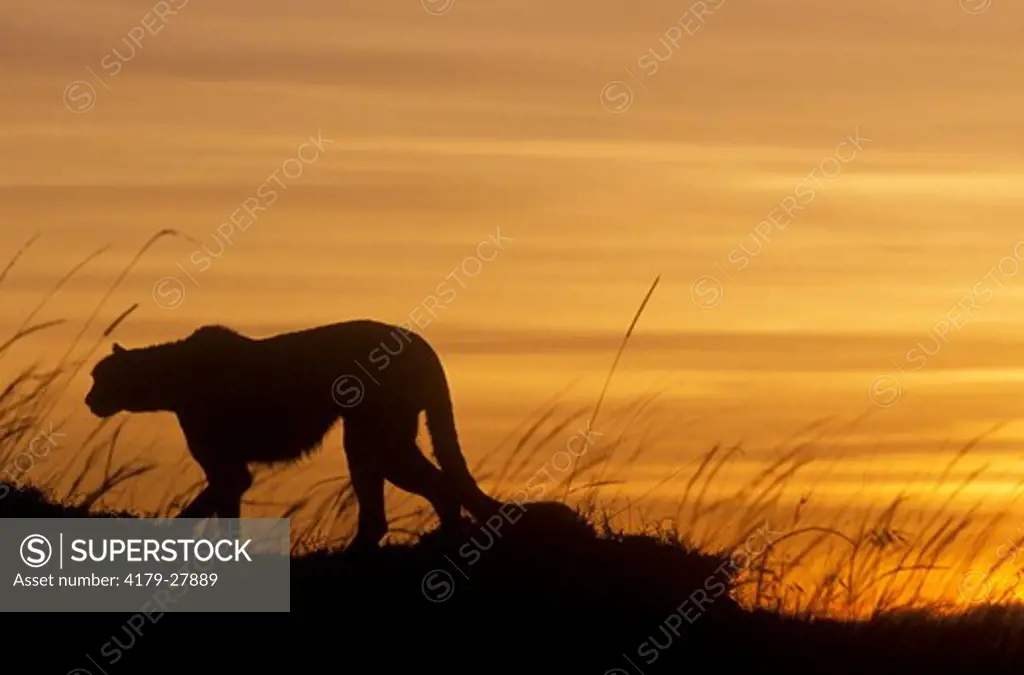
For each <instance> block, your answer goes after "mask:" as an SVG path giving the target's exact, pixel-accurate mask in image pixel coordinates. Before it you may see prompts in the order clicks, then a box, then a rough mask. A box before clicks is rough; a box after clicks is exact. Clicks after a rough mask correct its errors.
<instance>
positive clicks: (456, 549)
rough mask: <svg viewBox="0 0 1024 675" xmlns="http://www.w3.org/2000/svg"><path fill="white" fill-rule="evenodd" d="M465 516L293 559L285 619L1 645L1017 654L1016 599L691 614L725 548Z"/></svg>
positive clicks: (75, 631) (221, 662)
mask: <svg viewBox="0 0 1024 675" xmlns="http://www.w3.org/2000/svg"><path fill="white" fill-rule="evenodd" d="M85 515H86V511H85V510H84V509H81V508H74V507H70V508H69V507H63V506H60V505H57V504H53V503H50V502H49V501H47V500H46V498H45V497H44V496H43V495H42V494H41V493H39V492H36V491H14V492H12V493H11V494H10V495H9V496H8V497H7V498H6V499H3V500H0V517H8V518H9V517H35V518H52V517H82V516H85ZM90 515H91V514H90ZM104 515H107V516H112V517H130V514H125V513H121V514H104ZM467 527H468V531H467V536H466V538H465V539H462V540H458V541H451V540H446V539H445V538H443V537H441V535H440V534H439V533H437V532H431V533H428V534H426V535H424V536H423V537H422V538H421V539H420V540H419V541H418V542H417V543H416V544H415V545H401V546H398V545H395V546H385V547H383V548H382V549H381V550H380V551H379V552H376V553H372V554H367V555H363V556H354V555H350V554H347V553H345V552H344V551H319V552H315V553H312V554H309V555H303V556H299V557H295V558H293V560H292V611H291V613H290V614H287V615H270V614H260V615H257V614H249V615H241V614H217V615H214V614H167V615H164V616H163V617H162V618H160V620H159V621H158V622H156V623H153V624H146V625H145V626H143V629H142V631H141V632H142V634H141V635H136V636H132V635H131V634H130V633H128V632H127V629H126V628H125V625H124V624H125V621H126V619H127V617H126V616H121V615H114V614H106V615H94V616H91V617H89V618H88V619H86V618H84V617H83V616H82V615H73V614H63V615H50V616H47V617H41V616H38V615H22V616H21V617H19V618H18V619H17V623H16V624H14V623H12V622H10V621H8V623H7V624H6V625H7V630H6V631H5V633H6V638H7V640H6V641H7V644H8V649H9V656H8V658H9V659H10V658H13V657H12V656H10V648H11V645H18V647H19V649H20V650H31V649H39V650H40V651H39V652H38V653H40V654H45V655H46V656H47V657H54V658H56V659H57V660H58V661H60V670H55V671H54V672H60V673H65V672H68V671H71V670H72V669H73V668H79V669H80V670H78V671H73V672H75V675H87V673H92V674H93V675H99V674H100V673H101V672H106V673H107V675H115V674H116V673H150V672H171V671H174V672H197V673H200V672H201V673H206V672H232V673H233V672H246V673H248V672H274V673H277V672H282V673H283V672H287V673H304V672H320V671H322V670H324V669H328V668H329V669H331V670H338V671H341V672H359V673H362V672H386V673H391V672H408V673H415V672H435V671H437V672H444V673H452V672H472V673H492V672H515V673H576V672H579V673H593V674H594V675H601V674H614V675H622V674H630V675H632V674H643V675H650V674H651V673H662V672H665V673H668V672H695V673H705V672H723V673H735V672H745V671H747V670H752V669H756V671H758V672H786V673H796V672H821V673H840V672H841V673H847V672H849V673H873V672H902V673H918V672H925V673H946V672H956V673H960V672H963V673H973V672H986V673H991V672H1017V671H1016V670H1015V668H1016V666H1018V665H1021V664H1024V661H1021V655H1022V651H1024V650H1022V640H1021V637H1022V636H1021V634H1020V632H1019V626H1020V625H1021V621H1020V612H1019V611H1018V610H1015V609H1012V608H1005V607H995V608H988V609H979V610H976V611H974V612H971V613H968V614H966V615H964V616H959V617H955V618H950V619H945V620H940V619H937V618H935V617H932V616H930V615H927V614H922V613H910V612H907V613H901V614H894V615H892V616H888V617H885V618H879V619H876V620H873V621H870V622H859V623H845V624H844V623H839V622H833V621H821V620H818V621H809V620H798V619H787V618H782V617H780V616H777V615H773V614H770V613H766V612H757V613H751V612H746V611H743V610H742V609H740V608H739V607H738V606H737V605H736V604H735V603H734V602H733V601H732V600H731V599H730V598H729V596H728V595H726V594H722V595H720V596H718V597H716V598H713V599H712V600H711V601H710V602H708V603H706V604H703V606H702V607H701V610H700V611H697V610H695V609H694V608H693V599H694V597H695V596H694V594H695V592H697V591H699V590H701V589H704V590H705V596H707V597H710V596H712V595H714V592H713V591H711V590H709V589H713V588H715V583H716V582H717V580H719V579H722V580H725V581H727V580H728V579H727V578H725V577H723V576H722V575H723V571H722V570H723V565H724V564H726V563H727V562H728V561H727V559H726V558H723V557H717V556H712V555H707V554H704V553H700V552H697V551H692V550H688V549H687V548H686V547H684V546H681V545H675V544H669V543H665V542H663V541H660V540H658V539H655V538H653V537H646V536H599V535H597V534H596V533H595V531H594V529H593V528H592V527H591V526H590V525H589V524H588V523H587V522H585V521H584V520H583V519H581V518H579V517H577V516H576V515H575V514H573V513H572V512H571V511H570V510H569V509H568V508H567V507H565V506H562V505H559V504H550V503H543V504H533V505H530V508H529V509H528V510H527V513H526V514H525V515H523V516H522V517H521V518H520V519H519V521H518V522H517V523H516V525H515V527H513V528H510V529H508V530H503V531H502V534H501V536H499V537H493V536H488V535H485V534H482V532H481V531H480V530H479V527H478V526H475V525H472V524H467ZM470 537H472V538H470ZM467 546H468V547H469V548H467ZM474 552H475V553H478V554H479V555H475V554H474ZM726 569H727V568H726ZM697 597H698V598H699V596H697ZM8 616H9V617H12V616H13V615H8ZM115 635H116V636H119V638H120V639H119V643H122V646H123V643H127V642H128V639H129V637H131V638H132V644H131V646H130V647H128V648H126V649H123V650H122V652H123V653H122V655H121V658H119V659H118V662H117V663H103V662H102V661H101V658H100V657H99V650H100V647H101V646H102V645H104V644H105V643H108V642H109V641H110V640H111V637H112V636H115ZM54 640H57V641H58V643H59V645H60V648H59V650H54V648H53V647H52V645H53V644H54ZM33 643H39V644H40V645H42V646H39V647H30V645H32V644H33ZM45 645H51V646H50V647H49V648H47V647H46V646H45ZM33 653H36V652H33ZM86 656H88V657H91V658H92V659H95V660H96V661H99V664H98V665H101V666H104V668H103V670H100V669H99V668H98V667H97V665H96V664H93V663H90V662H89V661H88V660H85V659H86ZM12 665H13V664H12ZM82 669H84V670H82Z"/></svg>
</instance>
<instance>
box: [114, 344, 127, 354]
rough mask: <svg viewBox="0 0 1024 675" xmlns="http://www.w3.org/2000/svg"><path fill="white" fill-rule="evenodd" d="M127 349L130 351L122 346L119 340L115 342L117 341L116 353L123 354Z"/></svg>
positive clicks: (115, 345)
mask: <svg viewBox="0 0 1024 675" xmlns="http://www.w3.org/2000/svg"><path fill="white" fill-rule="evenodd" d="M126 351H128V350H127V349H125V348H124V347H122V346H121V344H120V343H119V342H115V343H114V353H115V354H123V353H125V352H126Z"/></svg>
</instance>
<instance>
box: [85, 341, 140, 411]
mask: <svg viewBox="0 0 1024 675" xmlns="http://www.w3.org/2000/svg"><path fill="white" fill-rule="evenodd" d="M132 366H133V364H132V358H131V356H130V351H129V350H127V349H125V348H124V347H122V346H121V345H119V344H117V343H115V344H114V348H113V352H112V353H111V354H109V355H108V356H107V357H105V358H104V359H102V360H101V361H100V362H99V363H97V364H96V367H95V368H93V371H92V388H91V389H90V390H89V393H88V395H87V396H86V397H85V404H86V405H87V406H89V410H90V411H91V412H92V414H93V415H96V416H97V417H111V416H112V415H116V414H117V413H119V412H121V411H123V410H130V409H131V408H132V407H134V406H133V403H134V402H135V401H136V398H137V393H138V391H137V390H138V388H139V386H140V382H139V379H140V374H139V373H135V372H133V370H134V368H133V367H132Z"/></svg>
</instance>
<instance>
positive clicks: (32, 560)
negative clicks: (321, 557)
mask: <svg viewBox="0 0 1024 675" xmlns="http://www.w3.org/2000/svg"><path fill="white" fill-rule="evenodd" d="M289 554H290V523H289V521H288V519H286V518H242V519H239V520H223V521H218V520H217V519H210V520H206V519H204V520H198V519H185V518H183V519H172V518H166V519H165V518H125V519H120V518H4V519H0V612H138V611H140V610H141V611H149V612H287V611H289V608H290V591H291V578H290V563H291V558H290V555H289Z"/></svg>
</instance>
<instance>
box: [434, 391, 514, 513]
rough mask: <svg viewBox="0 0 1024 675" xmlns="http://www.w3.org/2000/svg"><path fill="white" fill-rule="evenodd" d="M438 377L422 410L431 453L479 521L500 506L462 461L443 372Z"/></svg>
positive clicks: (463, 502) (467, 508)
mask: <svg viewBox="0 0 1024 675" xmlns="http://www.w3.org/2000/svg"><path fill="white" fill-rule="evenodd" d="M441 379H442V382H441V387H440V389H439V390H437V391H434V392H432V393H433V396H431V403H430V404H429V405H428V406H427V409H426V418H427V419H426V422H427V431H429V432H430V440H431V444H432V445H433V447H434V456H435V457H436V458H437V463H438V464H440V465H441V471H442V473H444V474H445V475H446V476H447V477H448V478H449V480H451V481H452V483H453V487H454V488H455V490H456V493H457V494H458V495H459V499H460V500H461V501H462V505H463V506H465V507H466V510H467V511H469V512H470V513H471V514H472V515H473V517H474V518H476V519H478V520H483V519H486V518H487V517H488V516H490V515H492V514H494V513H495V512H496V511H497V510H498V509H499V508H500V507H501V506H502V502H500V501H498V500H497V499H494V498H493V497H490V496H489V495H487V494H486V493H485V492H484V491H483V490H481V489H480V486H479V485H477V482H476V479H475V478H473V474H472V473H471V472H470V470H469V466H468V465H467V464H466V458H465V456H464V455H463V454H462V447H461V446H460V444H459V438H458V433H457V432H456V430H455V414H454V411H453V410H452V402H451V396H450V394H449V391H448V384H447V382H445V381H444V375H443V373H442V376H441Z"/></svg>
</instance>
